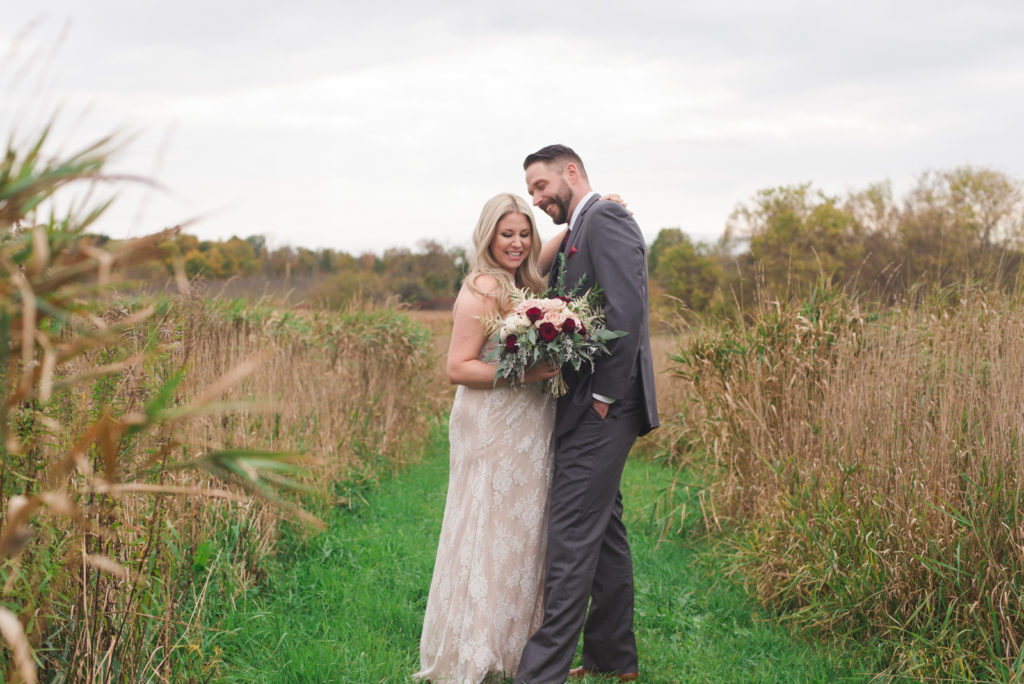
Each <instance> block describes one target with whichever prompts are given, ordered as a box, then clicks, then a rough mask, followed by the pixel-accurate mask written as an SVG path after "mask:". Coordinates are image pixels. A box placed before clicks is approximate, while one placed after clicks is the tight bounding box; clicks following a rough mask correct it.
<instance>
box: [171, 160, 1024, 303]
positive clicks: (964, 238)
mask: <svg viewBox="0 0 1024 684" xmlns="http://www.w3.org/2000/svg"><path fill="white" fill-rule="evenodd" d="M163 249H164V260H163V268H164V269H165V271H166V272H167V273H170V272H172V271H173V268H174V264H175V263H178V264H181V265H182V266H183V268H184V271H185V273H186V275H188V276H189V277H195V276H203V277H205V278H207V279H212V280H218V279H227V278H231V277H234V276H242V277H245V276H249V277H258V278H264V279H266V280H268V281H271V280H274V281H279V282H285V283H287V282H288V281H289V280H290V279H296V278H306V279H313V280H314V281H315V282H316V283H317V284H316V286H315V287H314V288H313V290H312V294H314V295H315V296H316V297H318V298H319V299H321V300H322V301H323V302H325V303H327V304H330V305H338V304H341V303H343V302H344V301H347V300H349V299H351V298H353V297H356V296H361V297H363V298H367V299H380V298H384V297H388V296H395V295H397V296H398V297H400V298H401V299H402V300H404V301H405V302H408V303H410V304H412V305H414V306H424V307H447V306H450V304H451V302H452V300H453V298H454V297H455V294H456V293H457V292H458V288H459V286H460V285H461V280H462V277H463V276H464V273H465V266H466V259H465V251H464V249H463V248H461V247H456V248H446V247H444V246H442V245H441V244H439V243H437V242H435V241H432V240H425V241H422V242H420V243H419V244H418V245H417V246H416V248H415V249H409V248H404V247H400V248H392V249H388V250H386V251H385V252H384V253H383V254H381V255H376V254H372V253H365V254H361V255H358V256H356V255H352V254H348V253H346V252H342V251H335V250H332V249H318V250H313V249H307V248H303V247H290V246H286V247H280V248H277V249H269V248H268V247H267V245H266V241H265V239H264V238H263V237H262V236H251V237H248V238H244V239H242V238H237V237H232V238H231V239H229V240H223V241H216V240H200V239H199V238H197V237H195V236H192V235H179V236H178V237H177V238H176V239H175V240H174V241H172V242H168V243H166V244H165V245H164V246H163ZM1022 258H1024V192H1022V184H1021V182H1020V181H1019V180H1016V179H1014V178H1011V177H1009V176H1007V175H1006V174H1004V173H1002V172H999V171H995V170H992V169H987V168H977V167H970V166H965V167H960V168H956V169H953V170H950V171H930V172H927V173H925V174H923V175H922V176H921V177H920V178H919V179H918V180H917V182H916V185H915V186H914V187H912V188H911V189H910V190H909V192H907V194H906V196H905V197H903V198H902V199H900V200H897V199H895V198H894V197H893V193H892V189H891V186H890V184H889V183H888V182H883V183H876V184H874V185H870V186H868V187H866V188H864V189H862V190H856V191H850V192H848V193H846V194H844V195H829V194H827V193H825V192H823V191H821V190H818V189H815V188H814V187H813V185H812V184H810V183H806V184H802V185H789V186H783V187H777V188H769V189H765V190H761V191H759V192H757V193H756V194H755V195H754V196H753V197H752V198H751V199H749V200H747V201H746V202H741V203H739V204H738V205H737V207H736V209H735V211H734V212H733V213H732V215H731V216H730V217H729V220H728V222H727V224H726V228H725V231H724V233H723V235H722V237H721V239H720V240H718V241H717V242H716V243H713V244H712V243H704V242H696V241H694V240H692V239H691V238H690V237H689V236H688V235H687V234H686V233H685V232H684V231H683V230H681V229H679V228H664V229H662V230H661V231H660V232H659V233H658V236H657V238H656V239H655V240H654V242H653V243H652V244H651V245H650V251H649V266H650V273H651V289H652V298H653V299H654V301H655V306H656V307H658V308H659V309H661V310H662V311H667V310H671V309H687V310H691V311H695V312H699V313H705V312H709V313H715V314H725V315H729V314H732V313H734V312H735V310H736V307H737V305H738V304H739V303H740V302H742V301H744V300H749V299H750V298H751V297H752V296H760V297H764V296H768V297H772V298H779V297H787V296H791V295H797V296H802V295H804V294H806V292H807V291H808V289H809V288H811V287H812V286H814V285H815V284H817V283H819V282H822V281H824V282H826V283H828V284H832V285H839V286H841V287H844V288H846V289H847V290H848V291H850V292H856V293H858V294H859V295H861V296H863V297H868V298H870V299H872V300H873V301H879V302H885V303H889V302H893V301H898V300H899V299H900V298H902V297H905V296H907V294H908V292H909V290H910V289H911V288H915V287H921V286H922V285H924V286H938V287H942V286H945V285H949V284H951V283H958V282H963V281H964V280H965V279H973V280H986V281H988V282H994V283H998V284H1000V285H1003V286H1007V287H1009V286H1013V285H1015V284H1016V283H1017V282H1018V277H1019V276H1020V275H1021V265H1022ZM152 275H160V274H152Z"/></svg>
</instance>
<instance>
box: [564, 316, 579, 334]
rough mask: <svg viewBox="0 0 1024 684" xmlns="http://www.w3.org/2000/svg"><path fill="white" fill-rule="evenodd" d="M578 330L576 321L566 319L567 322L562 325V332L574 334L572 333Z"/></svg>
mask: <svg viewBox="0 0 1024 684" xmlns="http://www.w3.org/2000/svg"><path fill="white" fill-rule="evenodd" d="M575 329H576V319H574V318H566V319H565V322H564V323H562V332H564V333H568V334H570V335H571V334H572V331H573V330H575Z"/></svg>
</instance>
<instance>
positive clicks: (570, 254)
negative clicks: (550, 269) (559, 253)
mask: <svg viewBox="0 0 1024 684" xmlns="http://www.w3.org/2000/svg"><path fill="white" fill-rule="evenodd" d="M578 251H580V250H578V249H576V245H573V246H572V247H570V248H569V253H568V254H567V255H566V256H565V258H566V259H571V258H572V255H573V254H575V253H576V252H578Z"/></svg>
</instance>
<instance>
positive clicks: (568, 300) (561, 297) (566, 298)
mask: <svg viewBox="0 0 1024 684" xmlns="http://www.w3.org/2000/svg"><path fill="white" fill-rule="evenodd" d="M555 299H561V300H562V301H563V302H565V303H566V304H568V303H569V302H571V301H572V299H570V298H569V297H566V296H564V295H559V296H557V297H555Z"/></svg>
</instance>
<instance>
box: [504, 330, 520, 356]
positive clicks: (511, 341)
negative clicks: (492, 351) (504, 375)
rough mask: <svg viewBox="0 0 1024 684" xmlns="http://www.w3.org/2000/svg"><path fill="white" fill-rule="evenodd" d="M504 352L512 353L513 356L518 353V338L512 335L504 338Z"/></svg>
mask: <svg viewBox="0 0 1024 684" xmlns="http://www.w3.org/2000/svg"><path fill="white" fill-rule="evenodd" d="M505 351H507V352H512V353H513V354H514V353H515V352H517V351H519V338H518V337H516V336H515V335H514V334H513V335H509V336H508V337H506V338H505Z"/></svg>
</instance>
